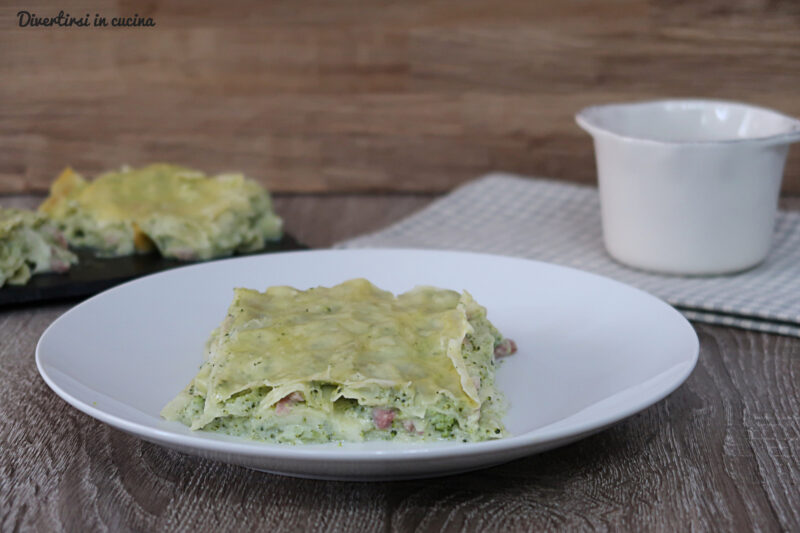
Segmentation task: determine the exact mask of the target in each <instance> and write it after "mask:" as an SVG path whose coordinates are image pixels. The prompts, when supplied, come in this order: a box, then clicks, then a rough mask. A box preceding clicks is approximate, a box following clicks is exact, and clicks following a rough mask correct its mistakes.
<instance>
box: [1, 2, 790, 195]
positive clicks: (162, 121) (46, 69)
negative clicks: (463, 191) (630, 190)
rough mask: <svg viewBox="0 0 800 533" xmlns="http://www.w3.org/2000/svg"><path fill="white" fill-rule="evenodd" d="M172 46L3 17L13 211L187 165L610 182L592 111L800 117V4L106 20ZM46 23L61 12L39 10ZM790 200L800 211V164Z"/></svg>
mask: <svg viewBox="0 0 800 533" xmlns="http://www.w3.org/2000/svg"><path fill="white" fill-rule="evenodd" d="M61 5H63V6H64V8H66V9H67V10H68V11H71V12H73V13H76V14H82V13H84V12H87V13H96V12H100V13H102V14H103V15H104V16H107V17H112V16H115V15H131V14H133V13H138V14H140V15H147V16H152V17H153V18H154V19H155V20H156V22H157V26H156V27H155V28H133V29H119V28H108V29H102V28H99V29H97V28H86V29H83V28H82V29H76V28H62V29H48V28H18V27H17V17H16V13H17V11H18V10H19V9H20V8H21V7H20V5H18V4H13V5H12V4H8V5H4V6H0V28H2V29H3V31H2V32H0V79H2V83H0V191H4V192H26V191H34V190H35V191H41V190H44V189H45V188H46V187H47V186H48V185H49V183H50V182H51V181H52V179H53V177H54V176H55V174H56V173H57V172H58V171H59V170H60V169H61V168H62V167H63V166H65V165H67V164H71V165H73V166H74V167H76V168H77V169H78V170H79V171H82V172H85V173H86V174H88V175H94V174H95V173H97V172H100V171H102V170H104V169H108V168H113V167H116V166H118V165H120V164H122V163H129V164H143V163H146V162H150V161H154V160H169V161H175V162H182V163H185V164H188V165H192V166H196V167H199V168H203V169H206V170H208V171H221V170H230V169H239V170H243V171H245V172H246V173H248V174H249V175H252V176H254V177H257V178H259V179H261V180H262V181H263V182H264V183H266V184H268V185H269V186H270V187H271V188H272V189H273V190H276V191H305V192H309V191H313V192H329V191H339V192H342V191H344V192H347V191H389V190H394V191H407V192H408V191H415V192H420V191H421V192H431V191H444V190H449V189H450V188H452V187H453V186H454V185H456V184H458V183H461V182H463V181H465V180H468V179H471V178H474V177H476V176H477V175H480V174H481V173H484V172H487V171H491V170H507V171H513V172H519V173H523V174H531V175H540V176H542V175H544V176H550V177H554V178H561V179H567V180H574V181H582V182H591V181H593V180H594V173H595V170H594V160H593V154H592V146H591V141H590V139H589V137H588V136H587V135H586V134H584V133H583V132H582V131H580V130H579V129H578V127H577V126H576V125H575V124H574V123H573V120H572V115H573V114H574V113H575V111H577V110H578V109H580V108H581V107H583V106H586V105H589V104H595V103H604V102H610V101H625V100H631V99H647V98H657V97H666V96H674V97H680V96H702V97H720V98H729V99H737V100H746V101H750V102H753V103H757V104H761V105H765V106H771V107H775V108H777V109H779V110H782V111H783V112H785V113H788V114H791V115H795V116H800V100H798V98H797V87H798V84H800V7H799V6H800V4H798V3H797V2H794V1H792V0H770V1H766V0H756V1H753V0H730V1H725V0H710V1H706V2H689V1H667V0H612V1H608V2H562V1H555V0H549V1H543V2H529V1H525V0H501V1H499V2H490V1H488V0H458V1H456V0H439V1H434V2H422V1H414V2H379V3H376V2H369V1H365V0H344V1H337V2H333V3H331V2H327V1H323V0H313V1H310V2H302V3H301V4H298V3H296V2H289V1H287V0H282V1H272V2H258V1H256V0H246V1H243V2H237V3H235V4H232V3H228V2H222V3H220V2H214V1H212V0H200V1H196V2H191V3H188V2H163V1H158V0H156V1H152V0H148V1H146V2H134V1H126V0H112V1H103V2H101V1H99V0H94V1H86V0H79V1H73V2H67V3H66V4H61ZM24 7H25V9H27V10H29V11H32V12H36V13H37V14H39V15H50V16H52V15H55V14H56V12H55V11H57V10H54V8H53V7H52V6H51V4H50V3H47V2H44V1H43V0H31V1H29V2H26V3H25V6H24ZM785 190H786V191H790V192H800V151H798V150H797V149H795V150H794V151H793V153H792V154H791V155H790V161H789V163H788V165H787V169H786V182H785Z"/></svg>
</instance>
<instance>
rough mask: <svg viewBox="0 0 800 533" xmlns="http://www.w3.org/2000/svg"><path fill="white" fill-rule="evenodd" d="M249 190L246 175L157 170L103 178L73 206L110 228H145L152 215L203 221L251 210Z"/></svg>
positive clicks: (172, 167)
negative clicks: (125, 224)
mask: <svg viewBox="0 0 800 533" xmlns="http://www.w3.org/2000/svg"><path fill="white" fill-rule="evenodd" d="M244 184H245V181H244V177H242V176H241V175H230V176H228V177H227V179H208V178H207V177H206V176H205V175H204V174H203V173H202V172H198V171H194V170H190V169H186V168H182V167H177V166H175V165H166V164H158V165H150V166H147V167H143V168H140V169H131V170H126V171H120V172H109V173H106V174H103V175H102V176H100V177H98V178H97V179H96V180H94V181H93V182H91V183H90V184H88V185H87V186H86V187H84V188H83V189H82V190H80V192H79V193H78V194H76V195H75V196H74V201H75V202H76V203H77V205H78V206H79V209H83V210H85V211H89V212H91V213H92V214H93V215H94V216H95V217H96V218H97V219H98V220H101V221H105V222H117V221H128V220H133V221H140V222H141V221H142V220H145V219H147V218H148V217H151V216H153V215H171V216H178V217H181V218H183V219H190V220H195V221H202V220H208V219H213V218H215V217H216V216H218V215H219V214H221V213H222V212H224V211H226V210H228V209H247V207H248V198H247V196H245V195H243V194H242V191H241V189H242V188H243V186H244Z"/></svg>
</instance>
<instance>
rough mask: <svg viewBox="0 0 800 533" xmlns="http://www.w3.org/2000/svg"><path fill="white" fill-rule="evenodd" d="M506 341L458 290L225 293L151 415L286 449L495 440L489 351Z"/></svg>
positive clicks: (500, 431) (497, 404)
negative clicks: (211, 326)
mask: <svg viewBox="0 0 800 533" xmlns="http://www.w3.org/2000/svg"><path fill="white" fill-rule="evenodd" d="M509 342H510V341H506V340H504V339H503V337H502V336H501V335H500V333H499V332H498V331H497V330H496V329H495V328H494V326H492V324H491V323H490V322H489V321H488V320H487V318H486V310H485V309H484V308H483V307H481V306H480V305H478V304H477V303H476V302H475V301H474V300H473V298H472V297H471V296H470V295H469V293H467V292H464V293H462V294H459V293H457V292H454V291H449V290H443V289H436V288H433V287H418V288H416V289H414V290H412V291H409V292H406V293H404V294H401V295H399V296H396V297H395V296H394V295H392V294H391V293H389V292H386V291H382V290H380V289H378V288H377V287H375V286H374V285H372V284H371V283H370V282H368V281H366V280H363V279H356V280H351V281H347V282H344V283H342V284H340V285H336V286H334V287H330V288H325V287H318V288H313V289H309V290H306V291H300V290H297V289H294V288H291V287H271V288H269V289H267V290H266V291H265V292H263V293H261V292H258V291H254V290H249V289H236V290H235V296H234V299H233V302H232V303H231V305H230V308H229V309H228V313H227V316H226V318H225V320H224V321H223V322H222V324H221V325H220V326H219V327H218V328H217V329H216V330H215V331H214V332H213V333H212V334H211V337H210V339H209V340H208V343H207V354H206V356H207V357H206V361H205V363H204V364H203V365H202V367H201V368H200V371H199V372H198V374H197V375H196V376H195V378H194V379H193V380H192V382H191V383H189V385H188V386H187V387H186V388H185V389H184V390H183V391H182V392H181V393H180V394H179V395H178V397H177V398H175V399H174V400H173V401H172V402H170V403H169V404H168V405H167V406H166V407H165V408H164V410H163V411H162V416H164V417H165V418H167V419H169V420H178V421H180V422H183V423H184V424H186V425H189V426H191V428H192V429H205V430H211V431H220V432H223V433H228V434H232V435H240V436H246V437H250V438H253V439H258V440H264V441H271V442H286V443H306V442H328V441H336V440H346V441H360V440H371V439H404V440H418V439H442V438H443V439H459V440H463V441H478V440H486V439H492V438H499V437H501V436H503V435H505V430H504V428H503V424H502V421H501V416H502V413H503V410H504V400H503V396H502V394H501V393H500V392H499V391H498V390H497V389H496V387H495V368H496V361H495V352H496V350H499V352H503V353H506V352H507V351H508V347H509V345H510V344H509Z"/></svg>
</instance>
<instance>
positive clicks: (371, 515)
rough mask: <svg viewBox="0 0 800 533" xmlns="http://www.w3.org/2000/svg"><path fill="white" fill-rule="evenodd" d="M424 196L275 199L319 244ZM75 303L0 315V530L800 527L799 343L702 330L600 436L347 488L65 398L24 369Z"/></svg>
mask: <svg viewBox="0 0 800 533" xmlns="http://www.w3.org/2000/svg"><path fill="white" fill-rule="evenodd" d="M430 199H431V197H430V196H425V195H394V196H372V195H359V196H354V195H339V196H282V197H278V198H277V199H276V205H277V208H278V209H279V210H280V212H281V213H282V214H283V215H284V216H285V218H286V220H287V227H288V229H289V231H291V232H293V233H294V234H295V235H297V236H298V237H299V238H301V239H303V240H305V241H306V242H307V243H309V244H311V245H312V246H315V247H319V246H326V245H329V244H331V243H332V242H334V241H336V240H339V239H342V238H345V237H348V236H352V235H356V234H359V233H362V232H364V231H368V230H371V229H377V228H378V227H380V226H382V225H385V224H387V223H389V222H391V221H394V220H396V219H398V218H400V217H402V216H404V215H405V214H407V213H409V212H412V211H414V210H416V209H418V208H419V207H421V206H423V205H425V204H426V203H428V202H429V201H430ZM0 203H1V204H5V205H8V204H16V205H33V204H34V203H35V199H33V198H30V197H16V198H6V199H2V200H0ZM69 307H70V305H69V304H58V305H46V306H41V307H26V308H22V309H16V310H13V311H2V312H0V394H1V396H0V398H2V399H1V400H0V530H1V531H17V530H28V529H38V530H47V531H50V530H67V531H88V530H111V531H127V530H132V531H156V530H187V531H194V530H229V529H241V530H244V529H262V530H277V531H297V530H311V531H331V530H341V531H359V532H368V531H387V530H399V531H405V530H411V529H414V530H423V531H434V530H435V531H438V530H447V531H462V530H463V531H511V530H544V529H569V530H572V529H621V530H642V529H648V530H652V529H655V530H664V531H680V530H701V531H709V530H717V531H729V530H752V529H758V530H764V531H778V530H795V531H796V530H798V529H800V339H796V338H790V337H782V336H776V335H767V334H762V333H755V332H750V331H742V330H737V329H731V328H724V327H713V326H707V325H700V324H695V327H696V329H697V332H698V334H699V336H700V343H701V344H700V346H701V353H700V360H699V363H698V365H697V368H696V369H695V371H694V373H693V374H692V375H691V377H690V378H689V379H688V381H687V382H686V383H685V384H684V385H683V386H682V387H681V388H680V389H678V390H677V391H676V392H674V393H673V394H672V395H670V396H669V397H668V398H667V399H665V400H664V401H662V402H659V403H658V404H656V405H655V406H653V407H651V408H649V409H647V410H645V411H644V412H642V413H639V414H637V415H635V416H633V417H631V418H629V419H627V420H625V421H624V422H622V423H619V424H617V425H615V426H614V427H612V428H610V429H608V430H606V431H603V432H602V433H599V434H597V435H595V436H592V437H589V438H587V439H584V440H582V441H580V442H578V443H576V444H572V445H569V446H566V447H563V448H560V449H557V450H554V451H551V452H547V453H543V454H540V455H535V456H532V457H528V458H525V459H520V460H517V461H514V462H512V463H508V464H506V465H502V466H498V467H494V468H491V469H487V470H483V471H478V472H474V473H469V474H463V475H458V476H452V477H447V478H440V479H432V480H422V481H405V482H398V483H343V482H323V481H312V480H302V479H292V478H284V477H279V476H274V475H270V474H264V473H259V472H254V471H250V470H246V469H244V468H240V467H235V466H228V465H225V464H222V463H216V462H211V461H207V460H203V459H199V458H196V457H192V456H187V455H182V454H180V453H177V452H173V451H170V450H167V449H164V448H161V447H159V446H157V445H153V444H149V443H145V442H142V441H140V440H138V439H136V438H134V437H131V436H128V435H126V434H124V433H121V432H119V431H116V430H114V429H111V428H110V427H108V426H106V425H105V424H102V423H100V422H97V421H95V420H94V419H92V418H90V417H88V416H86V415H84V414H82V413H80V412H78V411H77V410H75V409H73V408H71V407H69V406H68V405H67V404H66V403H65V402H63V401H62V400H61V399H59V398H58V397H57V396H56V395H55V394H54V393H52V392H51V391H50V389H49V388H48V387H47V385H45V383H44V382H43V381H42V379H41V378H40V377H39V375H38V374H37V371H36V366H35V364H34V347H35V344H36V341H37V339H38V338H39V336H40V335H41V333H42V331H43V330H44V329H45V328H46V327H47V326H48V325H49V324H50V323H51V322H52V321H53V320H54V319H56V318H57V317H58V316H59V315H61V314H62V313H63V312H64V311H66V310H67V309H68V308H69Z"/></svg>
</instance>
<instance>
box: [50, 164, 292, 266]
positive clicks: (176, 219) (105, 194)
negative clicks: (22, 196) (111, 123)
mask: <svg viewBox="0 0 800 533" xmlns="http://www.w3.org/2000/svg"><path fill="white" fill-rule="evenodd" d="M39 209H40V211H42V212H44V213H47V214H48V215H49V216H51V217H52V218H53V220H55V221H56V222H57V223H58V224H59V226H60V227H61V229H62V231H63V232H64V235H65V236H66V238H67V240H68V241H69V244H70V245H71V246H74V247H78V248H90V249H92V250H94V251H95V252H96V254H97V255H100V256H107V257H114V256H122V255H130V254H134V253H145V252H150V251H152V250H154V249H157V250H158V251H159V252H160V253H161V254H162V255H163V256H165V257H171V258H175V259H180V260H187V261H189V260H204V259H211V258H214V257H222V256H226V255H230V254H232V253H233V252H250V251H256V250H260V249H262V248H264V246H265V243H266V242H267V241H272V240H278V239H280V237H281V234H282V231H281V228H282V222H281V219H280V218H279V217H278V216H277V215H276V214H275V212H274V211H273V210H272V202H271V199H270V196H269V193H268V192H267V191H266V190H265V189H264V188H263V187H261V186H260V185H259V184H257V183H256V182H255V181H253V180H250V179H247V178H245V177H244V176H243V175H242V174H220V175H217V176H213V177H209V176H206V175H205V174H204V173H202V172H199V171H197V170H192V169H188V168H185V167H181V166H177V165H170V164H152V165H148V166H146V167H142V168H138V169H134V168H128V167H123V168H122V169H121V170H119V171H115V172H108V173H105V174H103V175H101V176H99V177H98V178H96V179H95V180H93V181H87V180H85V179H84V178H83V177H82V176H80V175H79V174H78V173H76V172H75V171H73V170H72V169H70V168H67V169H66V170H64V171H63V172H62V173H61V175H59V177H58V178H57V179H56V181H55V182H54V183H53V185H52V187H51V190H50V196H49V197H48V198H47V199H46V200H45V201H44V203H43V204H42V205H41V206H40V208H39Z"/></svg>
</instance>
